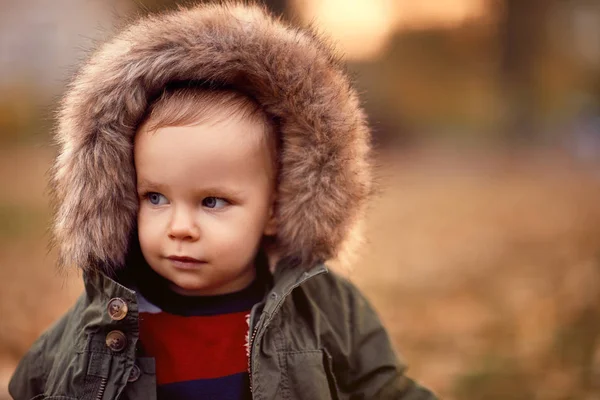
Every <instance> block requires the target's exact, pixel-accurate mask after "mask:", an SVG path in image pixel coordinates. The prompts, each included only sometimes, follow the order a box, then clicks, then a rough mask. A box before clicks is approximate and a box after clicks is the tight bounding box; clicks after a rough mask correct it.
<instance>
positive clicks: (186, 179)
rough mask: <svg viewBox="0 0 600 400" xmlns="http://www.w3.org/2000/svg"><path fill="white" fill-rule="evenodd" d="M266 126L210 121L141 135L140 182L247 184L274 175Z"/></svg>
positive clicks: (237, 120)
mask: <svg viewBox="0 0 600 400" xmlns="http://www.w3.org/2000/svg"><path fill="white" fill-rule="evenodd" d="M264 136H265V132H264V127H263V125H262V124H260V123H259V122H257V121H253V120H252V119H249V118H235V117H229V118H210V119H208V120H206V121H204V122H202V123H200V124H197V125H194V126H180V127H179V126H167V127H162V128H158V129H157V130H155V131H146V130H144V129H143V128H142V129H141V130H140V131H139V132H138V133H137V134H136V137H135V145H134V159H135V166H136V172H137V175H138V179H140V178H141V179H142V180H149V181H152V182H161V183H164V184H171V183H172V184H174V185H180V186H181V185H184V184H194V185H200V184H210V185H215V184H220V185H221V184H242V183H243V182H245V181H251V180H252V179H254V178H256V177H257V176H259V177H260V176H262V175H265V174H267V175H270V174H271V172H272V171H271V170H270V168H271V162H270V152H269V149H268V143H267V140H265V137H264Z"/></svg>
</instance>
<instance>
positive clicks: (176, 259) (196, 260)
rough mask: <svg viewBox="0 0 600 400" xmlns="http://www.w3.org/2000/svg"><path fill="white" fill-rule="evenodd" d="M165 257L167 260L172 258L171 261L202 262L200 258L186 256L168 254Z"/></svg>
mask: <svg viewBox="0 0 600 400" xmlns="http://www.w3.org/2000/svg"><path fill="white" fill-rule="evenodd" d="M167 258H168V259H169V260H172V261H179V262H187V263H201V262H204V261H202V260H198V259H197V258H193V257H186V256H168V257H167Z"/></svg>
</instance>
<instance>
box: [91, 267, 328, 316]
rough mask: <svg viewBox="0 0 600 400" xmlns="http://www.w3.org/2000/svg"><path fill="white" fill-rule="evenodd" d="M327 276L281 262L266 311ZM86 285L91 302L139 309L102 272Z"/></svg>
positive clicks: (124, 289) (129, 291) (323, 269)
mask: <svg viewBox="0 0 600 400" xmlns="http://www.w3.org/2000/svg"><path fill="white" fill-rule="evenodd" d="M327 272H328V269H327V267H326V266H325V265H324V264H322V263H319V264H316V265H315V266H313V267H312V268H310V269H305V268H302V267H300V266H298V265H295V263H294V262H291V261H289V260H282V261H280V262H279V263H278V264H277V267H276V268H275V272H274V273H273V274H272V284H271V285H270V287H269V290H268V291H269V294H268V297H267V299H266V305H265V309H264V311H265V312H267V313H268V314H272V313H273V312H274V311H276V309H277V308H278V305H279V304H280V303H281V301H283V299H285V298H286V297H287V296H288V295H289V294H290V293H291V292H292V291H293V290H294V289H295V288H297V287H298V286H300V285H301V284H303V283H304V282H306V281H307V280H309V279H311V278H313V277H315V276H317V275H320V274H323V273H327ZM83 281H84V286H85V291H86V295H87V297H88V298H89V299H91V300H104V301H106V302H108V301H110V299H113V298H121V299H123V300H125V301H126V302H127V303H128V304H131V305H135V307H134V308H135V309H137V297H136V292H135V291H134V290H132V289H131V288H129V287H128V286H126V285H127V284H126V283H125V282H120V281H119V280H118V278H112V277H110V276H108V275H106V274H105V273H103V272H84V274H83Z"/></svg>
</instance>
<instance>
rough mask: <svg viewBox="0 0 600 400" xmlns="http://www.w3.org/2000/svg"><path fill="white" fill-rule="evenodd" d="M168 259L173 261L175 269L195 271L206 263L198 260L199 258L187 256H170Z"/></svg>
mask: <svg viewBox="0 0 600 400" xmlns="http://www.w3.org/2000/svg"><path fill="white" fill-rule="evenodd" d="M166 259H167V260H169V261H171V264H172V265H173V266H174V267H175V268H179V269H194V268H197V267H198V266H200V265H202V264H205V263H206V262H205V261H202V260H198V259H197V258H193V257H187V256H168V257H166Z"/></svg>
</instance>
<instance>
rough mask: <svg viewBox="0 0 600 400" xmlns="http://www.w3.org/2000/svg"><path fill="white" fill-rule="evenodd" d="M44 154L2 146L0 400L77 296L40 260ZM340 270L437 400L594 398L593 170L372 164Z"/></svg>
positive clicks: (518, 159) (430, 159)
mask: <svg viewBox="0 0 600 400" xmlns="http://www.w3.org/2000/svg"><path fill="white" fill-rule="evenodd" d="M51 158H52V154H51V153H50V152H49V151H48V150H47V149H42V148H39V147H38V148H33V149H32V148H30V147H28V148H25V147H22V148H21V147H18V146H17V147H15V146H13V147H7V148H3V149H0V187H2V188H4V190H2V192H3V196H2V198H1V200H0V236H1V238H2V240H1V241H0V315H1V317H2V320H3V323H2V325H0V399H4V398H8V397H7V396H8V395H7V390H6V382H7V380H8V378H9V376H10V374H11V372H12V369H13V368H14V365H15V363H16V362H17V360H18V359H19V357H20V356H21V355H22V354H23V352H24V351H26V349H27V348H28V347H29V346H30V344H31V343H32V342H33V340H34V339H35V338H36V337H37V336H38V335H39V334H40V332H41V331H42V330H43V329H45V328H46V327H47V326H48V325H49V324H50V323H51V322H52V321H54V320H55V319H56V318H58V316H59V315H60V314H61V313H63V312H64V311H65V310H66V309H67V308H68V307H69V305H70V304H71V303H72V302H73V300H74V299H75V298H76V296H77V295H78V293H79V292H80V290H81V284H80V282H79V279H80V278H79V277H78V276H77V274H76V273H71V274H70V275H69V276H59V275H58V274H57V273H56V272H55V271H54V269H53V261H54V257H53V254H52V253H50V254H47V252H46V240H47V235H45V229H46V225H47V223H48V209H47V199H46V197H45V196H44V192H43V190H44V185H45V177H44V173H45V171H46V169H47V168H48V167H49V164H50V161H51ZM384 158H385V159H383V160H382V161H381V162H380V163H381V164H382V165H383V166H385V167H383V168H381V176H382V178H381V188H382V190H381V195H380V196H379V198H378V199H376V200H375V201H374V202H373V203H372V205H371V209H370V214H369V225H368V231H367V237H368V241H369V243H368V244H367V247H366V249H365V251H364V253H363V254H362V255H361V256H360V261H359V262H358V263H357V264H356V266H355V268H354V269H353V270H352V271H351V272H349V275H350V277H351V279H353V280H354V281H355V282H357V284H358V285H359V286H360V287H361V288H362V289H363V290H364V291H365V292H366V294H367V295H368V297H369V298H370V299H371V300H372V302H373V304H374V305H375V307H376V308H377V310H378V311H379V312H380V314H381V316H382V319H383V320H384V323H385V324H386V326H387V327H388V328H389V332H390V334H391V335H392V337H393V340H394V342H395V344H396V346H397V349H398V350H399V351H400V352H401V353H402V355H403V356H404V358H405V360H406V361H407V363H408V364H409V365H410V370H409V374H410V375H412V376H414V377H416V378H417V379H418V380H420V381H422V382H423V383H424V384H426V385H427V386H429V387H431V388H433V389H435V390H436V391H437V392H438V393H439V394H440V395H441V396H442V397H443V398H445V399H450V400H451V399H486V400H488V399H591V398H598V397H600V387H598V384H597V383H594V380H596V381H598V379H597V378H598V376H599V375H598V374H600V346H599V344H600V342H599V339H600V322H599V321H600V318H598V317H599V316H600V302H599V298H600V297H599V295H600V276H599V275H600V208H599V207H598V202H599V200H600V165H592V164H587V165H580V164H578V163H576V162H574V161H572V160H570V159H569V158H568V157H566V156H564V155H562V154H561V153H559V152H551V151H549V150H546V151H521V152H513V153H510V154H502V153H500V152H499V151H496V152H491V153H490V152H487V153H481V152H465V151H461V152H460V153H456V152H452V151H449V150H439V149H438V150H419V151H417V150H415V151H410V152H403V153H396V154H393V155H388V156H387V157H384Z"/></svg>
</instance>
